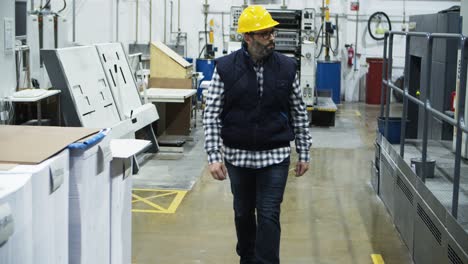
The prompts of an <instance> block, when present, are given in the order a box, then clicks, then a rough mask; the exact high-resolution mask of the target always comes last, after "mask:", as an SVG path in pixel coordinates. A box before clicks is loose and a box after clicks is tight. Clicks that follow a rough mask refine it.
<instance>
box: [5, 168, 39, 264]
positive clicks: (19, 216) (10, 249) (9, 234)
mask: <svg viewBox="0 0 468 264" xmlns="http://www.w3.org/2000/svg"><path fill="white" fill-rule="evenodd" d="M0 182H1V184H0V185H1V188H0V223H2V224H1V225H0V244H2V246H1V247H0V263H2V264H16V263H22V264H23V263H24V264H33V263H36V262H35V261H34V260H33V232H32V207H33V206H32V186H31V175H30V174H0Z"/></svg>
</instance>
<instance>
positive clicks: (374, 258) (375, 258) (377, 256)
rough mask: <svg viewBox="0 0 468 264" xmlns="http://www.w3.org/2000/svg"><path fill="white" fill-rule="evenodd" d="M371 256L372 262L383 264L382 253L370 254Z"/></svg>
mask: <svg viewBox="0 0 468 264" xmlns="http://www.w3.org/2000/svg"><path fill="white" fill-rule="evenodd" d="M371 258H372V262H373V263H374V264H385V262H384V260H383V258H382V255H380V254H372V255H371Z"/></svg>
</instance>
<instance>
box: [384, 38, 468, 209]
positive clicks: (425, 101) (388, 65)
mask: <svg viewBox="0 0 468 264" xmlns="http://www.w3.org/2000/svg"><path fill="white" fill-rule="evenodd" d="M395 35H400V36H405V37H406V51H405V71H404V78H405V81H404V88H403V89H400V88H398V87H397V86H396V85H395V84H394V83H393V82H392V81H391V79H392V62H393V39H394V36H395ZM414 38H425V39H426V45H427V60H426V65H425V66H426V67H425V71H426V73H428V74H426V81H427V82H426V83H427V91H426V93H425V95H424V98H422V99H421V100H420V99H418V98H416V97H413V96H411V95H410V94H409V93H408V88H409V63H410V60H409V51H410V42H411V40H412V39H414ZM434 39H457V40H459V43H460V48H461V57H460V60H461V64H460V65H461V70H460V72H461V74H460V88H461V89H459V94H458V95H457V97H458V103H457V109H458V116H457V117H456V119H455V118H452V117H450V116H448V115H446V114H445V113H443V112H440V111H438V110H436V109H434V108H432V107H431V101H430V99H429V98H430V93H431V80H430V78H431V75H430V73H431V67H432V54H433V44H434ZM467 47H468V41H467V38H466V37H465V36H463V35H461V34H448V33H447V34H442V33H423V32H400V31H390V32H387V33H386V34H385V39H384V52H383V53H384V54H383V57H384V64H383V72H384V73H386V74H384V75H383V80H382V87H381V89H382V93H381V97H380V101H381V104H380V116H384V114H385V128H384V136H385V137H386V136H387V135H388V120H389V114H390V94H391V90H395V91H396V92H398V93H400V94H402V96H403V113H402V116H401V135H402V136H401V139H400V156H401V157H402V158H403V157H404V152H405V137H404V135H405V134H406V126H405V124H406V121H407V118H406V116H407V114H408V100H410V101H412V102H413V103H416V104H417V105H419V106H422V107H423V111H424V119H423V138H422V162H423V163H422V166H423V171H424V172H426V169H427V146H428V120H429V117H432V116H434V117H437V118H438V119H440V120H442V121H444V122H447V123H449V124H451V125H453V126H454V127H455V129H456V130H457V131H458V132H459V133H457V135H456V141H455V142H456V143H455V145H456V148H455V169H454V179H453V197H452V212H451V214H452V216H453V217H454V218H457V215H458V203H459V190H460V164H461V148H462V133H460V132H465V133H468V127H467V126H466V125H465V116H464V110H465V99H466V77H467V75H466V73H467V63H468V59H467V50H466V49H467ZM387 53H388V56H387ZM386 87H388V89H386ZM384 93H386V96H387V97H386V102H384ZM384 105H387V107H386V108H385V107H384ZM384 108H385V109H384ZM384 110H385V113H384ZM426 175H427V173H423V174H422V175H421V180H422V182H425V180H426Z"/></svg>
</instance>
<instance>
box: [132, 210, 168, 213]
mask: <svg viewBox="0 0 468 264" xmlns="http://www.w3.org/2000/svg"><path fill="white" fill-rule="evenodd" d="M132 213H152V214H173V213H172V212H169V211H166V210H161V211H160V210H148V209H146V210H145V209H132Z"/></svg>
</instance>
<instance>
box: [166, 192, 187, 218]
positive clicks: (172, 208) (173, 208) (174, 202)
mask: <svg viewBox="0 0 468 264" xmlns="http://www.w3.org/2000/svg"><path fill="white" fill-rule="evenodd" d="M186 194H187V191H179V192H178V193H177V195H176V197H175V198H174V200H172V203H171V205H169V208H168V209H167V211H169V212H170V213H172V214H173V213H175V211H176V210H177V207H179V205H180V203H181V202H182V199H184V197H185V195H186Z"/></svg>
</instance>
